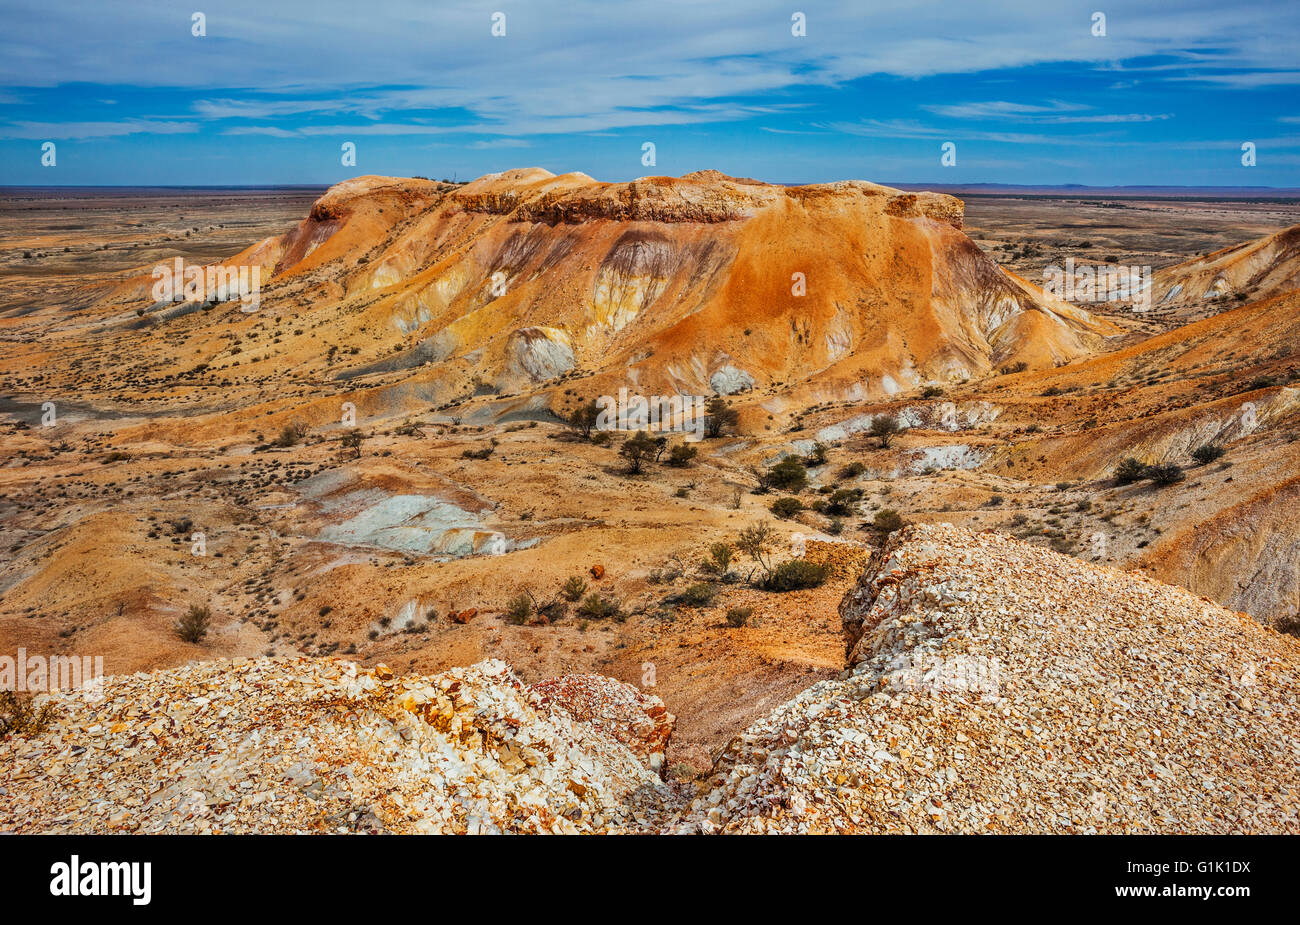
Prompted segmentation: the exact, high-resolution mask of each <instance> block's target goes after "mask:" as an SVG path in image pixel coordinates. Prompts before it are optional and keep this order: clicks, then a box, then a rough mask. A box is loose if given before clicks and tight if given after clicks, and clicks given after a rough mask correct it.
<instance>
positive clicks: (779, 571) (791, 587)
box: [759, 559, 830, 591]
mask: <svg viewBox="0 0 1300 925" xmlns="http://www.w3.org/2000/svg"><path fill="white" fill-rule="evenodd" d="M829 574H830V568H829V567H828V566H825V565H819V564H817V563H814V562H809V561H807V560H806V559H791V560H789V561H788V562H782V563H781V564H780V565H778V566H777V567H776V568H774V569H772V571H771V572H769V573H767V574H766V575H764V576H763V577H762V579H761V580H760V581H759V587H760V588H762V589H763V590H764V591H799V590H802V589H804V588H816V587H818V586H820V585H821V584H822V583H823V582H825V581H826V578H827V577H828V575H829Z"/></svg>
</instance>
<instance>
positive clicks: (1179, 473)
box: [1146, 463, 1187, 486]
mask: <svg viewBox="0 0 1300 925" xmlns="http://www.w3.org/2000/svg"><path fill="white" fill-rule="evenodd" d="M1146 477H1147V478H1148V479H1150V480H1151V481H1152V482H1154V483H1155V484H1156V485H1160V486H1165V485H1174V484H1176V483H1178V482H1181V481H1182V480H1183V479H1184V478H1186V477H1187V476H1186V473H1184V472H1183V467H1182V466H1180V465H1178V463H1158V464H1156V465H1154V466H1147V471H1146Z"/></svg>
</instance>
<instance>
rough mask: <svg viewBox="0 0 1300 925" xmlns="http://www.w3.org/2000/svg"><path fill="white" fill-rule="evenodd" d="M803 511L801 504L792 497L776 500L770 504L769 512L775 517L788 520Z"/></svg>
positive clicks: (787, 496)
mask: <svg viewBox="0 0 1300 925" xmlns="http://www.w3.org/2000/svg"><path fill="white" fill-rule="evenodd" d="M802 510H803V502H802V501H800V500H799V499H798V498H796V497H794V496H793V495H786V496H785V497H784V498H777V499H776V500H775V501H773V502H772V507H771V511H772V513H773V514H775V515H776V516H777V517H781V518H784V519H786V520H789V519H790V518H791V517H794V516H795V515H796V514H798V513H799V512H800V511H802Z"/></svg>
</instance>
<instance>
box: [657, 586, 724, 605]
mask: <svg viewBox="0 0 1300 925" xmlns="http://www.w3.org/2000/svg"><path fill="white" fill-rule="evenodd" d="M717 596H718V589H717V586H716V585H711V584H709V583H708V582H707V581H701V582H697V583H696V584H693V585H691V586H690V587H689V588H686V589H685V590H684V591H679V592H678V593H677V594H674V595H672V596H671V597H669V598H667V599H666V600H665V601H664V603H665V604H680V605H682V606H684V607H708V606H709V605H710V604H712V603H713V599H714V598H715V597H717Z"/></svg>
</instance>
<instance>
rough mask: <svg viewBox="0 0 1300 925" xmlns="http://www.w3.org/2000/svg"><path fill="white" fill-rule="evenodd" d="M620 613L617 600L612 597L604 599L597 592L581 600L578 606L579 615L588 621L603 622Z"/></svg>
mask: <svg viewBox="0 0 1300 925" xmlns="http://www.w3.org/2000/svg"><path fill="white" fill-rule="evenodd" d="M620 611H621V608H620V606H619V603H618V600H617V599H615V598H612V597H605V596H604V595H603V594H600V593H599V592H597V591H593V592H592V593H591V594H588V595H587V596H586V597H585V598H583V600H582V603H581V604H579V605H578V613H579V615H581V616H583V617H586V618H587V619H590V620H604V619H606V618H608V617H617V616H618V615H619V613H620Z"/></svg>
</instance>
